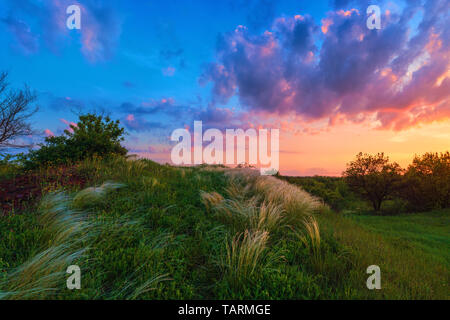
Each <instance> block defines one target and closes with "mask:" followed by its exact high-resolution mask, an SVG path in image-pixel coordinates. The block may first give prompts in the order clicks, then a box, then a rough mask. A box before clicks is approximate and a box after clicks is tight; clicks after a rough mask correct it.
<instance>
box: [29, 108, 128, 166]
mask: <svg viewBox="0 0 450 320" xmlns="http://www.w3.org/2000/svg"><path fill="white" fill-rule="evenodd" d="M123 135H124V129H123V128H122V127H120V122H119V120H116V121H113V120H111V118H109V117H108V116H106V117H105V116H103V115H96V114H93V113H88V114H86V115H80V116H79V121H78V123H77V124H76V125H73V124H72V125H70V130H65V131H64V134H63V135H61V136H53V137H47V138H46V139H45V143H44V144H41V145H40V146H41V148H40V149H38V150H33V151H30V153H29V154H28V155H26V158H27V159H26V160H25V162H26V163H27V164H28V166H29V167H30V166H31V167H33V166H39V165H49V164H65V163H73V162H76V161H80V160H83V159H86V158H91V157H94V156H98V157H108V156H111V155H121V156H124V155H126V154H127V149H125V148H124V147H122V145H121V144H120V143H121V142H122V141H123V140H124V137H123Z"/></svg>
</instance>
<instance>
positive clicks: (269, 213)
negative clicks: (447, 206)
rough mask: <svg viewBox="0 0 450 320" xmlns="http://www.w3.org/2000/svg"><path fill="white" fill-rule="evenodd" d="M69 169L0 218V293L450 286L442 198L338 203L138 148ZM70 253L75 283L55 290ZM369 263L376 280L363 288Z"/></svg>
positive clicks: (387, 293) (311, 292) (387, 292)
mask: <svg viewBox="0 0 450 320" xmlns="http://www.w3.org/2000/svg"><path fill="white" fill-rule="evenodd" d="M67 176H75V177H76V180H77V181H83V185H81V184H70V183H67V184H66V183H64V182H61V183H59V184H58V183H56V184H55V182H54V181H52V182H51V183H49V184H46V183H45V181H44V182H42V181H41V182H40V185H41V187H42V188H41V189H40V190H41V191H40V192H41V193H42V196H43V197H42V198H41V200H40V201H39V203H38V201H34V202H33V201H28V202H27V203H26V204H23V205H21V208H23V209H21V210H22V211H21V212H15V213H14V214H6V215H5V216H3V217H0V234H1V235H2V236H1V238H0V298H4V299H19V298H22V299H36V298H38V299H448V298H449V294H448V293H449V289H448V283H449V282H450V281H449V280H450V271H449V252H450V251H449V246H450V228H449V226H450V223H449V222H450V215H449V214H450V212H449V210H442V211H435V212H429V213H421V214H409V215H397V216H373V215H367V214H365V213H364V214H361V213H360V214H357V213H358V212H355V210H356V211H357V207H352V210H351V211H349V210H347V211H346V210H339V212H337V211H334V210H333V209H330V208H329V207H328V206H327V205H325V204H324V203H323V202H322V200H321V199H319V198H316V197H314V196H311V195H310V194H308V193H306V192H305V191H303V190H302V189H301V188H299V187H297V186H294V185H293V184H290V183H288V182H286V181H284V180H280V179H277V178H274V177H258V176H257V175H255V174H254V173H252V171H249V170H229V169H224V168H220V167H211V166H204V167H196V168H174V167H171V166H168V165H159V164H156V163H154V162H152V161H149V160H138V161H127V160H124V159H114V160H109V161H100V160H89V161H85V162H83V163H81V164H80V165H78V166H76V168H74V169H73V171H70V173H68V174H67ZM43 180H45V179H43ZM86 187H88V188H87V189H86ZM83 188H84V189H83ZM355 208H356V209H355ZM349 212H353V213H349ZM355 213H356V214H355ZM72 264H76V265H78V266H79V267H80V269H81V275H82V278H81V279H82V280H81V286H82V288H81V290H68V289H67V288H66V279H67V277H68V276H69V275H68V274H66V272H65V271H66V268H67V267H68V266H69V265H72ZM373 264H375V265H379V266H380V268H381V284H382V289H381V290H368V289H367V287H366V279H367V277H368V276H369V275H368V274H366V269H367V267H368V266H369V265H373Z"/></svg>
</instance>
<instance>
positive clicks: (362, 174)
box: [343, 152, 403, 212]
mask: <svg viewBox="0 0 450 320" xmlns="http://www.w3.org/2000/svg"><path fill="white" fill-rule="evenodd" d="M402 172H403V170H402V169H401V168H400V166H399V165H398V164H397V163H396V162H393V163H390V162H389V157H387V156H385V155H384V153H378V154H376V155H373V156H372V155H369V154H363V153H362V152H360V153H359V154H358V155H357V156H356V160H355V161H352V162H350V163H349V164H347V170H346V171H345V172H344V173H343V175H344V178H345V180H346V182H347V184H348V185H349V187H350V188H351V189H352V190H353V191H355V192H356V193H358V194H360V195H361V196H363V197H365V198H366V199H368V200H369V201H370V202H371V203H372V206H373V208H374V210H375V211H377V212H378V211H380V209H381V204H382V202H383V201H384V200H386V199H387V198H388V197H389V196H392V195H393V194H394V193H395V192H396V191H397V190H398V188H399V184H400V182H401V178H402Z"/></svg>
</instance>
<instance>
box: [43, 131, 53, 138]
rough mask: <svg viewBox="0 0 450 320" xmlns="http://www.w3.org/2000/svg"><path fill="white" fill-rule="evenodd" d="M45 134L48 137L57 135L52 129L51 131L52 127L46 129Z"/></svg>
mask: <svg viewBox="0 0 450 320" xmlns="http://www.w3.org/2000/svg"><path fill="white" fill-rule="evenodd" d="M44 134H45V136H46V137H54V136H55V134H54V133H53V132H52V131H50V129H45V130H44Z"/></svg>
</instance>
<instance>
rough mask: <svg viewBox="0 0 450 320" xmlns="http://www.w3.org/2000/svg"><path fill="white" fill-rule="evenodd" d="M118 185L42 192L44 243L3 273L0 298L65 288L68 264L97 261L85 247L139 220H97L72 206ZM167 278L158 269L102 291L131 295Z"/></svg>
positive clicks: (159, 241)
mask: <svg viewBox="0 0 450 320" xmlns="http://www.w3.org/2000/svg"><path fill="white" fill-rule="evenodd" d="M123 186H124V185H123V184H118V183H113V182H107V183H103V184H102V185H101V186H100V187H90V188H86V189H84V190H81V191H79V192H77V193H76V194H75V195H68V194H66V193H64V192H56V193H50V194H48V195H46V196H45V197H43V199H42V200H41V202H40V205H39V207H38V218H37V221H38V222H39V224H40V226H41V228H42V232H41V237H40V242H41V243H42V244H43V246H44V247H45V246H47V248H45V249H42V251H41V252H39V253H38V254H36V255H34V256H32V257H30V258H29V259H28V260H27V261H25V262H24V263H23V264H21V265H20V266H18V267H17V268H15V270H13V271H11V272H9V273H8V274H7V276H6V279H5V280H4V281H3V282H1V283H0V299H49V298H52V297H55V296H56V295H57V294H59V293H61V292H62V291H63V290H67V289H66V288H65V285H66V281H65V280H66V278H67V274H66V269H67V267H68V266H70V265H72V264H77V263H79V262H83V265H84V266H85V267H84V268H83V269H82V271H83V273H89V271H90V270H91V269H93V268H95V267H98V265H97V264H96V262H95V261H94V260H92V257H90V252H91V251H95V250H97V247H99V246H102V247H106V248H107V247H108V243H114V242H115V241H116V240H117V239H116V238H118V237H119V236H120V234H121V233H124V232H127V226H133V225H136V224H139V222H136V221H131V220H126V221H124V222H123V223H116V222H115V221H108V220H106V221H105V220H104V221H100V220H97V219H95V218H89V216H88V214H87V213H86V212H84V211H81V210H79V209H76V208H80V207H82V208H88V207H89V206H92V205H93V204H95V203H96V202H98V201H100V200H102V199H103V198H104V197H105V196H106V194H107V192H108V191H111V190H114V189H117V188H120V187H123ZM168 238H169V236H168V235H167V234H166V235H160V236H159V237H156V238H153V239H150V241H151V243H150V244H149V245H148V247H149V248H150V251H151V250H158V249H161V248H164V247H165V246H166V244H167V243H168ZM86 266H88V267H86ZM89 266H91V267H89ZM167 279H168V278H167V275H161V274H155V275H154V276H153V277H151V278H150V279H145V280H144V281H143V280H142V279H130V281H129V283H128V284H126V285H125V286H123V287H122V288H119V289H117V290H115V292H113V293H108V294H106V295H105V296H104V297H109V298H111V297H116V298H123V299H135V298H138V297H139V296H141V295H142V294H144V293H146V292H148V291H149V290H152V289H153V288H154V286H155V285H157V284H158V283H160V282H161V281H164V280H167Z"/></svg>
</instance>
